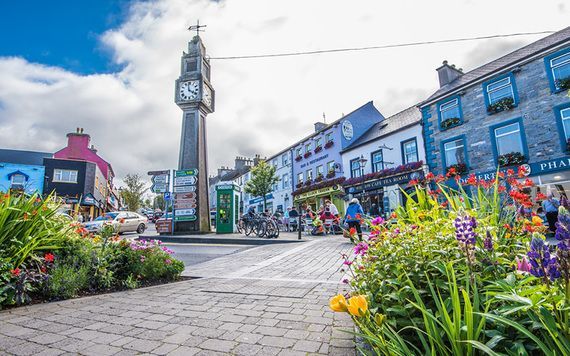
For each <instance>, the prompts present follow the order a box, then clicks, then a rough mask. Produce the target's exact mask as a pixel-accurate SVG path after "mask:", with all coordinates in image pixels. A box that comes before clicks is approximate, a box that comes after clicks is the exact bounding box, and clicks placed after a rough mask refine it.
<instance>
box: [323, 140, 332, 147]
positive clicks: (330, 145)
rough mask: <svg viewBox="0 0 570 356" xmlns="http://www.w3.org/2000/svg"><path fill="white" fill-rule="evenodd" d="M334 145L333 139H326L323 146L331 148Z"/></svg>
mask: <svg viewBox="0 0 570 356" xmlns="http://www.w3.org/2000/svg"><path fill="white" fill-rule="evenodd" d="M333 145H334V141H327V143H325V148H331V147H332V146H333Z"/></svg>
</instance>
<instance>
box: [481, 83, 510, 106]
mask: <svg viewBox="0 0 570 356" xmlns="http://www.w3.org/2000/svg"><path fill="white" fill-rule="evenodd" d="M502 81H506V84H501V85H498V84H499V83H501V82H502ZM493 85H496V87H493V88H492V89H491V86H493ZM506 87H509V88H510V89H511V98H512V99H513V101H514V100H515V91H514V90H513V83H511V77H510V76H509V77H506V78H503V79H499V80H497V81H494V82H492V83H489V84H487V99H488V100H489V104H491V105H492V104H494V103H496V102H497V101H499V100H503V99H506V98H507V97H506V96H505V97H503V98H500V99H498V100H496V101H493V99H492V98H491V93H493V92H496V91H499V90H501V89H503V88H506Z"/></svg>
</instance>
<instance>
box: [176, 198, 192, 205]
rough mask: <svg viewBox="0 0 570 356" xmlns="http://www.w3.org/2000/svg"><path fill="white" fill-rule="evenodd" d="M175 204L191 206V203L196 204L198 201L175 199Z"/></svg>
mask: <svg viewBox="0 0 570 356" xmlns="http://www.w3.org/2000/svg"><path fill="white" fill-rule="evenodd" d="M174 202H175V203H185V204H189V203H195V202H196V199H174Z"/></svg>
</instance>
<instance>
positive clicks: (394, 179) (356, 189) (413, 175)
mask: <svg viewBox="0 0 570 356" xmlns="http://www.w3.org/2000/svg"><path fill="white" fill-rule="evenodd" d="M421 178H423V172H422V171H416V172H408V173H405V174H400V175H395V176H391V177H386V178H380V179H376V180H372V181H368V182H364V183H363V184H359V185H355V186H353V187H350V188H348V192H349V193H351V194H356V193H360V192H362V191H369V190H372V189H378V188H379V187H383V186H387V185H394V184H400V183H407V182H409V181H410V180H412V179H421Z"/></svg>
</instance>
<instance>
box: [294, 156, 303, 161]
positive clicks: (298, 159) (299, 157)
mask: <svg viewBox="0 0 570 356" xmlns="http://www.w3.org/2000/svg"><path fill="white" fill-rule="evenodd" d="M302 159H303V157H301V156H297V157H295V161H297V162H299V161H300V160H302Z"/></svg>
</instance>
